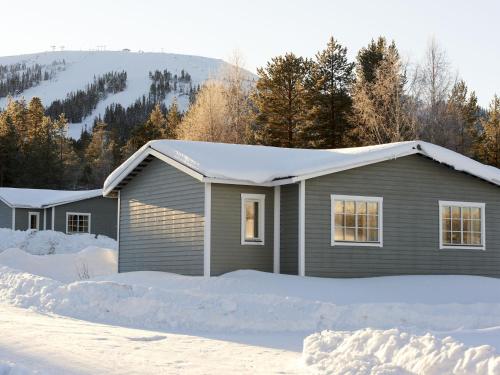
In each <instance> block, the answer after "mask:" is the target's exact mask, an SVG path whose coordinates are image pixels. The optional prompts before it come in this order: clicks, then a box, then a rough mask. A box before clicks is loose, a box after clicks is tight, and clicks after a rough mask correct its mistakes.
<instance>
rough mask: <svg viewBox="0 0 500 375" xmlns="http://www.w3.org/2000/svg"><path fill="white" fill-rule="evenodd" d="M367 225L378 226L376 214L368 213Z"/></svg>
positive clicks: (370, 226)
mask: <svg viewBox="0 0 500 375" xmlns="http://www.w3.org/2000/svg"><path fill="white" fill-rule="evenodd" d="M368 227H369V228H378V216H374V215H368Z"/></svg>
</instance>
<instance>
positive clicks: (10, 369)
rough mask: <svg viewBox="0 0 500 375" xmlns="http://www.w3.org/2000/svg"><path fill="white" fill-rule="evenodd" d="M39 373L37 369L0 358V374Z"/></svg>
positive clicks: (25, 374) (31, 374) (24, 374)
mask: <svg viewBox="0 0 500 375" xmlns="http://www.w3.org/2000/svg"><path fill="white" fill-rule="evenodd" d="M34 374H41V372H39V371H34V370H30V369H28V368H27V367H25V366H22V365H18V364H16V363H13V362H10V361H4V360H0V375H34Z"/></svg>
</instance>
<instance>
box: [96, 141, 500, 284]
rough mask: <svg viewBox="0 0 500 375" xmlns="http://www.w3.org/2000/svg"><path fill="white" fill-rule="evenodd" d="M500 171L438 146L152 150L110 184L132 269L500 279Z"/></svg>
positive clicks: (123, 251)
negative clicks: (434, 275) (422, 275)
mask: <svg viewBox="0 0 500 375" xmlns="http://www.w3.org/2000/svg"><path fill="white" fill-rule="evenodd" d="M499 185H500V170H498V169H496V168H493V167H490V166H486V165H483V164H481V163H478V162H476V161H474V160H472V159H470V158H467V157H465V156H463V155H460V154H457V153H455V152H453V151H450V150H447V149H444V148H442V147H439V146H436V145H433V144H429V143H426V142H419V141H413V142H401V143H392V144H386V145H378V146H370V147H360V148H351V149H338V150H302V149H284V148H274V147H264V146H245V145H230V144H215V143H205V142H187V141H170V140H162V141H152V142H149V143H147V144H146V145H145V146H143V147H142V148H141V149H140V150H139V151H137V152H136V153H135V154H134V155H133V156H131V157H130V158H129V159H128V160H127V161H126V162H125V163H124V164H122V165H121V166H120V167H119V168H117V169H116V170H115V171H114V172H113V173H112V174H111V175H110V176H109V177H108V179H107V180H106V182H105V185H104V195H105V196H112V197H117V198H118V202H119V203H118V204H119V207H118V210H119V227H118V233H119V234H118V241H119V271H120V272H127V271H141V270H154V271H166V272H175V273H181V274H185V275H205V276H210V275H220V274H222V273H225V272H230V271H234V270H238V269H255V270H261V271H266V272H276V273H287V274H295V275H301V276H304V275H306V276H320V277H365V276H381V275H400V274H470V275H483V276H495V277H500V231H499V228H500V189H499Z"/></svg>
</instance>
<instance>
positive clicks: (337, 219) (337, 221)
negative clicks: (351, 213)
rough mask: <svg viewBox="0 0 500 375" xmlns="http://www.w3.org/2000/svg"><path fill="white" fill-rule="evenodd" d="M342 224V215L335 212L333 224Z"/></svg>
mask: <svg viewBox="0 0 500 375" xmlns="http://www.w3.org/2000/svg"><path fill="white" fill-rule="evenodd" d="M343 225H344V215H342V214H336V215H335V226H336V227H337V226H343Z"/></svg>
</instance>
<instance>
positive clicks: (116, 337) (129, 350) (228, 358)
mask: <svg viewBox="0 0 500 375" xmlns="http://www.w3.org/2000/svg"><path fill="white" fill-rule="evenodd" d="M0 332H1V335H0V374H1V375H4V374H9V375H17V374H18V372H16V371H13V372H12V373H9V372H8V371H7V372H2V360H4V361H5V362H6V363H9V362H10V363H15V364H16V365H13V368H16V366H17V367H21V365H22V368H26V369H30V370H31V371H33V372H28V370H26V372H19V374H21V375H25V374H26V375H27V374H30V375H31V374H32V373H38V374H50V375H59V374H61V375H73V374H77V375H81V374H92V375H93V374H110V375H114V374H195V375H196V374H298V373H304V371H305V370H304V369H303V365H302V364H301V360H300V353H296V352H292V351H286V350H280V349H274V348H266V347H262V346H253V345H246V344H241V343H235V342H231V341H222V340H214V339H209V338H204V337H201V336H200V337H196V336H188V335H178V334H172V333H165V332H158V331H145V330H138V329H130V328H124V327H120V326H112V325H103V324H97V323H90V322H86V321H81V320H75V319H70V318H65V317H61V316H53V315H42V314H39V313H37V312H35V311H30V310H27V309H19V308H15V307H11V306H7V305H4V304H0ZM36 371H37V372H36Z"/></svg>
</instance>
